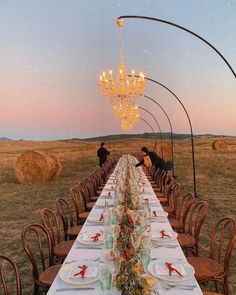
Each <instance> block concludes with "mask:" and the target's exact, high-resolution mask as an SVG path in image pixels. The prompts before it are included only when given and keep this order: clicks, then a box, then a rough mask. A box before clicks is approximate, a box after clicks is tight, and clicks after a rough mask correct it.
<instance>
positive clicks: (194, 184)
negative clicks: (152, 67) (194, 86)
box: [145, 77, 197, 197]
mask: <svg viewBox="0 0 236 295" xmlns="http://www.w3.org/2000/svg"><path fill="white" fill-rule="evenodd" d="M145 79H146V80H148V81H150V82H153V83H155V84H157V85H160V86H161V87H163V88H165V89H166V90H167V91H168V92H170V93H171V94H172V95H173V96H174V97H175V99H177V101H178V102H179V103H180V105H181V106H182V108H183V110H184V112H185V114H186V116H187V118H188V122H189V127H190V135H191V148H192V165H193V189H194V195H195V197H197V188H196V169H195V152H194V142H193V127H192V122H191V120H190V117H189V114H188V112H187V109H186V108H185V106H184V104H183V103H182V101H181V100H180V98H179V97H178V96H177V95H176V94H175V93H174V92H173V91H172V90H170V89H169V88H168V87H167V86H165V85H164V84H162V83H160V82H158V81H156V80H154V79H151V78H148V77H145Z"/></svg>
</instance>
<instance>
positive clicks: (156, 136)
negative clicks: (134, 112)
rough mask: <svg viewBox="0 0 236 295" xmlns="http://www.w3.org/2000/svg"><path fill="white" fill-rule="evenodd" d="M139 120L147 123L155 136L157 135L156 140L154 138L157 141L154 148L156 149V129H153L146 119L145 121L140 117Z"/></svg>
mask: <svg viewBox="0 0 236 295" xmlns="http://www.w3.org/2000/svg"><path fill="white" fill-rule="evenodd" d="M139 119H140V120H142V121H143V122H145V123H146V124H147V125H148V126H149V127H150V128H151V130H152V132H153V134H154V135H155V138H154V140H155V144H154V147H155V146H156V144H157V136H156V133H155V131H154V129H153V128H152V125H151V124H149V123H148V122H147V121H146V120H145V119H143V118H141V117H140V118H139Z"/></svg>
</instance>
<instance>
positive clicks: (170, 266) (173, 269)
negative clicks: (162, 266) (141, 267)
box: [166, 262, 183, 277]
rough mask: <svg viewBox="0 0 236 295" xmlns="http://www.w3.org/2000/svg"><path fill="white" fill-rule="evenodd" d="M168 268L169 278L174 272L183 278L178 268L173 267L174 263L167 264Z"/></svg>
mask: <svg viewBox="0 0 236 295" xmlns="http://www.w3.org/2000/svg"><path fill="white" fill-rule="evenodd" d="M166 267H167V268H168V270H169V276H171V274H172V272H174V271H175V272H176V273H177V274H178V275H179V276H181V277H182V276H183V275H182V274H181V273H180V272H179V271H178V270H177V269H176V268H174V267H173V266H172V263H169V262H166Z"/></svg>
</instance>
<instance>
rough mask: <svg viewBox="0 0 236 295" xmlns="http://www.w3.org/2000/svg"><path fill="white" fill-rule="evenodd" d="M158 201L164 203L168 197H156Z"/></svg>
mask: <svg viewBox="0 0 236 295" xmlns="http://www.w3.org/2000/svg"><path fill="white" fill-rule="evenodd" d="M157 199H158V200H159V201H160V203H162V204H164V203H167V202H168V199H167V198H157Z"/></svg>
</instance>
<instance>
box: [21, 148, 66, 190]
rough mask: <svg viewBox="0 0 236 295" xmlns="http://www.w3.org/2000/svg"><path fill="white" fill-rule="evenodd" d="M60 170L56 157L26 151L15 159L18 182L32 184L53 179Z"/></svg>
mask: <svg viewBox="0 0 236 295" xmlns="http://www.w3.org/2000/svg"><path fill="white" fill-rule="evenodd" d="M60 171H61V165H60V162H59V160H58V159H57V157H55V156H52V155H50V154H47V153H38V152H34V151H28V152H25V153H23V154H22V155H20V156H19V157H18V159H17V161H16V167H15V174H16V177H17V179H18V180H19V182H20V183H24V184H34V183H40V182H45V181H52V180H55V179H56V178H57V177H58V175H59V173H60Z"/></svg>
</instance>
